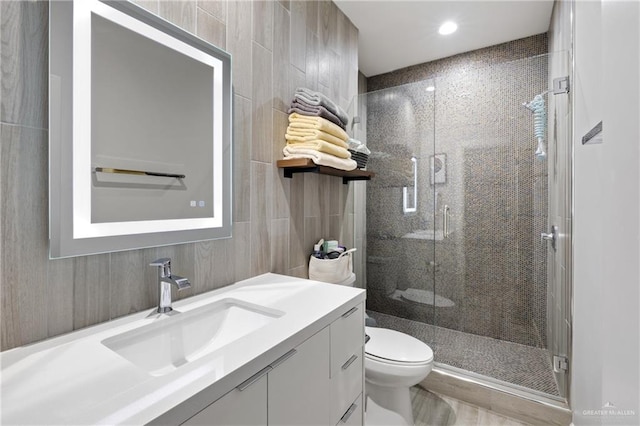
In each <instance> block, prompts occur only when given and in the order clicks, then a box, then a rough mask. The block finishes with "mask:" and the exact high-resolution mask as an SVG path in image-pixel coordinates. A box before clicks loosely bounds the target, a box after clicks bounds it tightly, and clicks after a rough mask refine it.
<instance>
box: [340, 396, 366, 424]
mask: <svg viewBox="0 0 640 426" xmlns="http://www.w3.org/2000/svg"><path fill="white" fill-rule="evenodd" d="M363 424H364V407H363V406H362V394H360V395H358V398H357V399H356V400H355V401H354V402H353V404H350V405H349V408H347V410H346V411H345V412H344V414H343V415H342V416H341V417H340V420H338V423H336V426H356V425H359V426H362V425H363Z"/></svg>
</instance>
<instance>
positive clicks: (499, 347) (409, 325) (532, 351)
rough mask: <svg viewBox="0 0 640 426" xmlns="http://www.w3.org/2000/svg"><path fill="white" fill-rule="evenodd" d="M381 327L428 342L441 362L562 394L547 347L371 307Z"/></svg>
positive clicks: (534, 388) (509, 381)
mask: <svg viewBox="0 0 640 426" xmlns="http://www.w3.org/2000/svg"><path fill="white" fill-rule="evenodd" d="M368 313H369V315H371V317H373V318H374V319H375V320H376V321H377V322H378V326H379V327H384V328H390V329H393V330H398V331H401V332H403V333H406V334H409V335H410V336H413V337H415V338H417V339H419V340H421V341H423V342H425V343H427V344H428V345H429V346H430V347H431V349H433V351H434V353H435V358H436V361H437V362H440V363H443V364H447V365H450V366H452V367H457V368H461V369H463V370H467V371H472V372H474V373H478V374H482V375H483V376H487V377H491V378H494V379H498V380H501V381H503V382H507V383H512V384H515V385H519V386H523V387H525V388H528V389H533V390H536V391H539V392H544V393H546V394H549V395H553V396H559V393H558V386H557V384H556V381H555V378H554V376H553V371H552V368H551V364H550V362H549V360H548V355H547V351H546V350H545V349H540V348H535V347H532V346H526V345H521V344H518V343H512V342H505V341H502V340H497V339H493V338H491V337H485V336H478V335H475V334H470V333H464V332H461V331H457V330H450V329H447V328H442V327H437V326H433V325H430V324H425V323H421V322H418V321H411V320H408V319H404V318H398V317H394V316H391V315H386V314H382V313H379V312H374V311H368Z"/></svg>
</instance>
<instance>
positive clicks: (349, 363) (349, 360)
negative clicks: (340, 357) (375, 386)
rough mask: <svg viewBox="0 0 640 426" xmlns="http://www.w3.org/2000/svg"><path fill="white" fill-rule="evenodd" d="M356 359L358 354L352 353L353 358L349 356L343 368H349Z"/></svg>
mask: <svg viewBox="0 0 640 426" xmlns="http://www.w3.org/2000/svg"><path fill="white" fill-rule="evenodd" d="M356 359H358V355H351V358H349V359H348V360H347V362H345V363H344V365H343V366H342V369H343V370H346V369H347V368H349V366H350V365H351V364H353V361H355V360H356Z"/></svg>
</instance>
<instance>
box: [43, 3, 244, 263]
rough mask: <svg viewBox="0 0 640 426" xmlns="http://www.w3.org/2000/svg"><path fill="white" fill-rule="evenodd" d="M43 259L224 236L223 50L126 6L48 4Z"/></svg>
mask: <svg viewBox="0 0 640 426" xmlns="http://www.w3.org/2000/svg"><path fill="white" fill-rule="evenodd" d="M49 91H50V106H49V115H50V136H49V145H50V150H49V152H50V161H49V163H50V214H49V217H50V241H51V244H50V249H51V250H50V254H51V257H67V256H77V255H85V254H92V253H101V252H110V251H117V250H127V249H134V248H141V247H150V246H158V245H168V244H178V243H184V242H190V241H198V240H207V239H213V238H223V237H229V236H230V235H231V57H230V56H229V54H227V53H226V52H224V51H222V50H220V49H218V48H216V47H214V46H212V45H211V44H209V43H207V42H205V41H203V40H200V39H199V38H196V37H195V36H193V35H191V34H189V33H187V32H185V31H183V30H181V29H180V28H178V27H176V26H174V25H172V24H170V23H168V22H166V21H164V20H162V19H160V18H159V17H157V16H155V15H153V14H151V13H148V12H147V11H145V10H143V9H141V8H139V7H137V6H136V5H134V4H131V3H129V2H125V1H104V2H103V1H98V0H74V1H55V2H51V5H50V85H49Z"/></svg>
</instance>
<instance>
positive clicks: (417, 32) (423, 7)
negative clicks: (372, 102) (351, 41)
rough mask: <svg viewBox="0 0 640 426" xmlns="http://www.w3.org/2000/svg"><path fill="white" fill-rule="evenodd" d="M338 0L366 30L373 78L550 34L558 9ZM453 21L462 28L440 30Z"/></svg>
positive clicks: (363, 37) (535, 1) (363, 64)
mask: <svg viewBox="0 0 640 426" xmlns="http://www.w3.org/2000/svg"><path fill="white" fill-rule="evenodd" d="M334 1H335V3H336V4H337V5H338V7H339V8H340V10H342V11H343V12H344V14H345V15H347V16H348V17H349V19H351V22H353V24H354V25H355V26H356V27H358V29H359V30H360V34H359V47H358V55H359V66H360V71H361V72H362V73H363V74H364V75H365V76H367V77H371V76H374V75H378V74H383V73H386V72H389V71H393V70H397V69H400V68H404V67H408V66H410V65H416V64H421V63H424V62H429V61H433V60H436V59H440V58H446V57H448V56H452V55H455V54H458V53H462V52H469V51H471V50H476V49H480V48H483V47H487V46H493V45H495V44H499V43H504V42H507V41H511V40H517V39H520V38H523V37H528V36H532V35H535V34H540V33H544V32H546V31H547V30H548V29H549V22H550V20H551V11H552V8H553V0H501V1H499V0H498V1H487V0H472V1H457V0H448V1H447V0H442V1H431V0H414V1H404V0H386V1H382V0H377V1H375V0H374V1H372V0H334ZM448 20H452V21H455V22H456V23H457V24H458V31H456V32H455V33H453V34H451V35H448V36H443V35H440V34H438V28H439V27H440V25H441V24H442V23H443V22H444V21H448Z"/></svg>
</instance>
